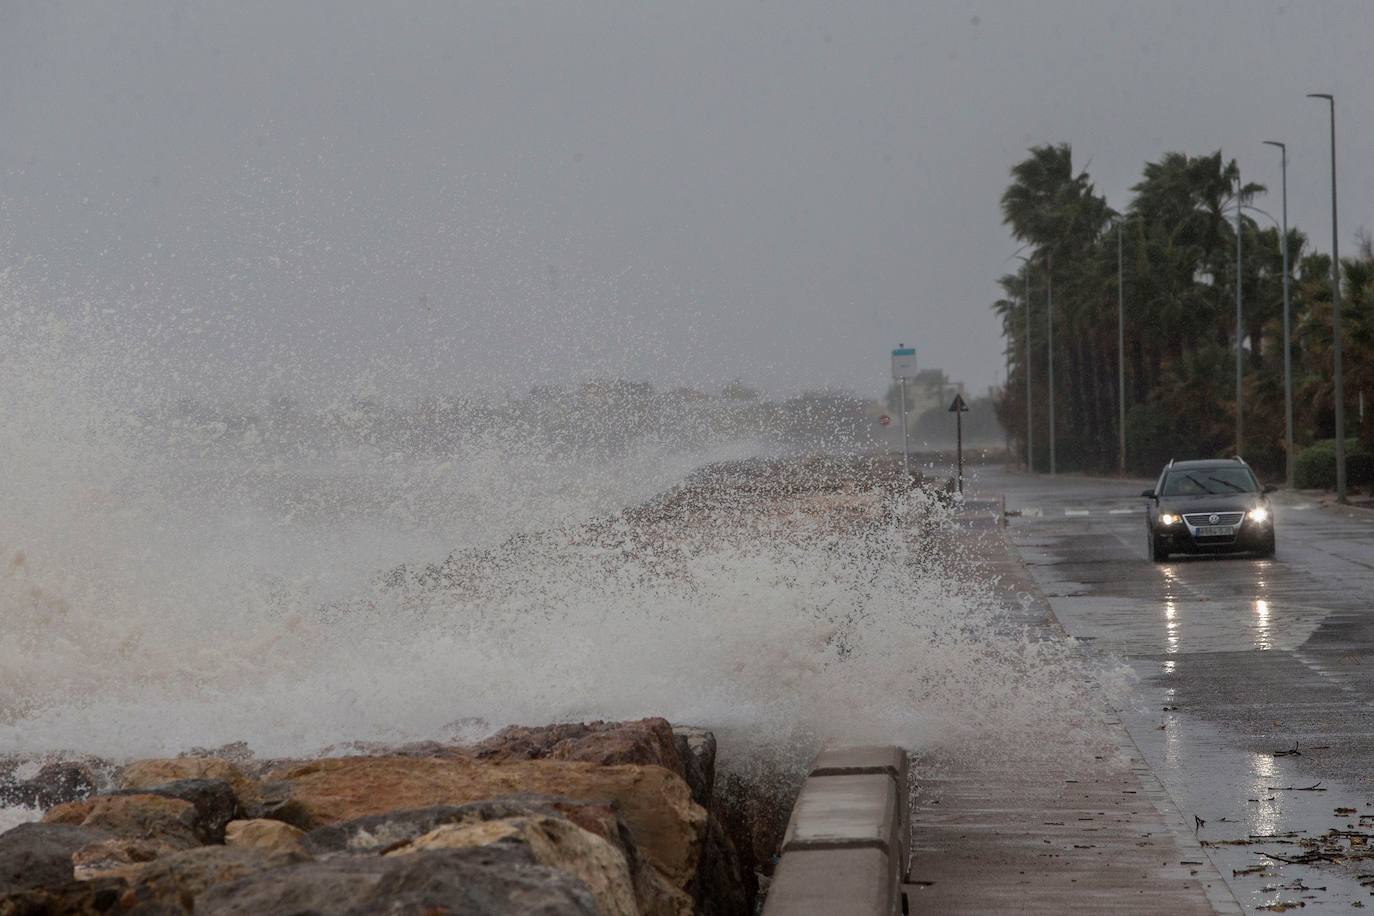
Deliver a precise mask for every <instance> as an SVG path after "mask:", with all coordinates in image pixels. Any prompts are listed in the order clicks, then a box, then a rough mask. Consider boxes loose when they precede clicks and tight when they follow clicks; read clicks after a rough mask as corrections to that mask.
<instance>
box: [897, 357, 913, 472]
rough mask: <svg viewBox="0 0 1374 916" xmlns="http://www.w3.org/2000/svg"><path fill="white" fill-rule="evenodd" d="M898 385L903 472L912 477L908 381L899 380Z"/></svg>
mask: <svg viewBox="0 0 1374 916" xmlns="http://www.w3.org/2000/svg"><path fill="white" fill-rule="evenodd" d="M897 384H898V385H900V386H901V389H902V470H903V471H905V472H906V476H907V477H910V476H911V446H910V444H909V443H908V441H907V435H906V379H904V378H899V379H897Z"/></svg>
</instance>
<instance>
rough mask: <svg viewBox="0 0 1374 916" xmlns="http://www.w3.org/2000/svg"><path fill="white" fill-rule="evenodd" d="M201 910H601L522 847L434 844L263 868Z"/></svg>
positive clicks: (569, 914) (254, 913) (338, 913)
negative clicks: (407, 852) (442, 846)
mask: <svg viewBox="0 0 1374 916" xmlns="http://www.w3.org/2000/svg"><path fill="white" fill-rule="evenodd" d="M195 912H196V916H258V914H262V913H310V914H312V916H363V914H369V913H382V912H387V913H436V914H437V913H454V914H457V913H463V914H465V916H598V914H597V906H596V901H595V899H594V898H593V897H592V895H591V893H590V892H589V891H588V890H587V888H586V887H585V886H584V885H583V884H582V883H581V882H580V881H578V880H576V879H575V878H573V877H571V876H570V875H567V874H565V873H563V872H560V871H557V870H555V869H551V868H548V867H546V866H543V865H539V864H536V863H535V862H534V861H533V859H532V857H531V856H530V853H529V850H528V848H526V847H521V846H488V847H481V848H475V849H434V850H426V851H423V852H417V853H414V854H413V855H404V856H391V857H386V858H383V857H380V856H345V857H340V858H332V859H328V860H323V861H318V862H305V863H300V864H296V865H288V866H285V867H283V868H274V869H271V870H269V871H262V872H257V873H255V874H251V875H247V876H245V877H243V878H239V879H237V880H234V881H229V882H226V883H222V884H216V885H214V886H213V887H211V888H210V889H209V890H207V891H206V892H205V893H204V894H202V895H201V896H200V898H199V899H197V901H196V909H195Z"/></svg>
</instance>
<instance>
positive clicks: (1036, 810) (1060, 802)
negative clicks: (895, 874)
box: [910, 505, 1242, 914]
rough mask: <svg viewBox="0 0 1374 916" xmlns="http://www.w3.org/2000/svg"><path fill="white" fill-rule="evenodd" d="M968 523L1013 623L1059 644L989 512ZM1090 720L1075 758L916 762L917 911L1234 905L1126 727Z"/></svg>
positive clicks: (1211, 908) (976, 512)
mask: <svg viewBox="0 0 1374 916" xmlns="http://www.w3.org/2000/svg"><path fill="white" fill-rule="evenodd" d="M967 521H968V522H969V524H970V528H971V533H972V535H973V536H972V539H971V545H972V549H973V551H974V552H975V553H976V554H977V558H978V560H979V562H980V564H981V565H983V566H984V567H986V568H987V569H988V570H989V571H990V572H991V573H992V574H993V575H995V576H997V577H998V579H999V582H998V587H999V589H1000V590H1001V592H1002V594H1003V595H1004V596H1005V606H1006V609H1007V611H1008V613H1009V614H1010V615H1012V616H1013V617H1014V618H1015V622H1016V623H1018V624H1020V625H1024V626H1027V627H1028V628H1030V630H1031V631H1032V634H1035V633H1037V632H1038V633H1039V634H1041V635H1042V636H1043V637H1044V638H1054V639H1059V638H1063V630H1062V628H1061V627H1060V626H1059V624H1058V622H1057V621H1056V620H1055V618H1054V616H1053V614H1052V613H1051V611H1050V608H1049V605H1048V603H1047V602H1046V600H1045V599H1044V597H1043V596H1042V595H1041V593H1040V591H1039V590H1038V588H1036V586H1035V584H1034V582H1033V580H1032V579H1031V577H1030V575H1029V573H1028V572H1027V570H1026V567H1025V565H1024V564H1023V563H1022V561H1021V559H1020V557H1019V555H1018V554H1017V552H1016V551H1015V549H1014V548H1013V547H1012V546H1011V544H1010V543H1009V541H1008V539H1007V537H1006V534H1005V530H1004V529H1002V528H1001V527H1000V526H999V525H998V524H997V523H996V521H995V520H994V517H993V516H992V514H991V513H988V512H987V511H986V506H982V505H980V506H970V512H969V514H968V519H967ZM1083 686H1084V692H1085V694H1086V695H1092V694H1093V693H1094V692H1095V691H1094V690H1093V688H1092V685H1090V684H1084V685H1083ZM1087 714H1088V715H1090V716H1093V717H1094V719H1095V723H1094V727H1093V729H1092V732H1093V734H1094V735H1095V736H1097V737H1096V739H1095V743H1096V746H1095V747H1091V748H1088V749H1087V750H1084V751H1082V752H1081V753H1078V752H1073V753H1067V754H1054V753H1050V754H1033V755H1028V756H1025V757H1012V758H1011V759H1003V760H997V759H990V758H987V757H984V758H983V759H977V760H969V759H957V760H955V759H939V758H926V759H921V760H917V761H915V762H914V764H913V781H914V782H915V783H916V784H917V785H918V787H919V788H918V791H917V795H916V799H915V807H914V812H913V815H912V822H913V835H914V838H913V847H912V850H913V856H912V865H911V878H912V880H913V882H915V886H913V887H912V888H911V889H910V898H911V901H912V912H913V913H941V914H945V913H949V914H968V913H999V914H1000V913H1047V914H1050V913H1053V914H1061V913H1085V914H1086V913H1093V914H1099V913H1105V912H1112V913H1139V914H1158V913H1171V914H1173V913H1178V914H1193V913H1196V914H1210V913H1240V912H1242V910H1241V907H1240V905H1239V904H1238V903H1237V902H1236V900H1235V899H1234V898H1233V897H1232V896H1231V894H1230V892H1229V890H1228V889H1227V886H1226V883H1225V882H1224V881H1223V880H1222V879H1221V876H1220V875H1219V874H1218V872H1217V871H1216V869H1215V867H1213V865H1212V863H1211V862H1210V860H1209V859H1208V857H1207V856H1206V855H1204V854H1203V850H1202V849H1201V847H1200V846H1199V844H1198V842H1197V840H1196V839H1195V838H1194V835H1193V827H1194V825H1193V824H1192V823H1190V822H1185V819H1184V816H1183V815H1182V813H1181V812H1179V811H1178V809H1177V808H1176V807H1175V806H1174V804H1173V802H1172V801H1171V800H1170V799H1169V797H1168V795H1167V794H1166V793H1165V792H1164V790H1163V788H1162V787H1161V785H1160V784H1159V782H1158V781H1157V780H1156V779H1155V778H1154V776H1153V775H1152V774H1151V772H1150V768H1149V766H1148V765H1147V764H1146V763H1145V760H1144V758H1143V756H1142V755H1141V754H1140V752H1139V751H1138V750H1137V748H1136V746H1135V744H1134V743H1133V742H1132V740H1131V738H1130V736H1129V734H1128V733H1127V731H1126V729H1125V728H1124V727H1123V726H1122V724H1121V723H1120V722H1119V721H1117V720H1115V719H1114V718H1113V716H1112V715H1111V714H1110V712H1109V711H1107V710H1106V709H1105V706H1104V708H1103V709H1102V710H1101V711H1100V712H1093V711H1091V710H1089V711H1087ZM1047 740H1053V739H1052V738H1048V737H1047Z"/></svg>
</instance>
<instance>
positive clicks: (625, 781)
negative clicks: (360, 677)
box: [268, 757, 706, 889]
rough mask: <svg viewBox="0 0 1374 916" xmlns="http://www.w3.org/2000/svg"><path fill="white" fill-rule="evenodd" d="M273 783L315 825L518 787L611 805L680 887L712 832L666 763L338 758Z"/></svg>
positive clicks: (279, 775)
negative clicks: (607, 802) (661, 765)
mask: <svg viewBox="0 0 1374 916" xmlns="http://www.w3.org/2000/svg"><path fill="white" fill-rule="evenodd" d="M268 779H269V780H272V781H275V782H279V783H281V784H283V786H284V792H285V793H286V797H287V799H288V800H289V803H290V805H291V806H292V807H293V808H294V809H295V810H296V811H297V812H299V814H300V816H301V818H302V819H304V820H306V821H308V822H309V823H310V825H311V826H326V825H329V824H338V823H341V822H343V821H347V820H351V819H354V818H359V817H364V816H367V815H370V814H382V813H384V812H387V811H393V810H397V809H407V808H411V809H413V808H424V807H429V806H433V805H459V804H463V803H466V802H471V801H476V800H478V799H482V798H491V797H495V796H500V795H510V794H514V793H519V792H533V793H539V794H545V795H560V796H566V797H568V798H573V799H579V800H593V801H613V802H615V803H616V805H617V806H618V810H619V813H620V814H621V816H622V817H623V818H624V820H625V822H626V823H627V824H628V825H629V827H630V830H631V832H632V834H633V836H634V842H635V845H636V846H637V847H638V848H639V849H640V850H641V851H642V852H643V853H644V855H645V856H646V857H647V858H648V859H649V861H650V862H651V863H652V864H653V865H654V867H655V868H657V869H658V870H659V871H660V872H662V873H663V875H664V876H665V877H666V878H667V879H668V881H669V882H670V883H671V884H672V885H673V886H675V887H678V888H682V889H686V888H688V887H689V886H690V885H691V883H692V880H693V879H694V877H695V875H696V870H697V864H698V862H699V860H700V856H701V847H702V841H703V838H704V836H705V829H706V811H705V810H704V809H703V808H702V807H701V806H700V805H698V804H696V803H695V802H693V801H692V798H691V790H690V789H689V788H688V787H687V784H686V783H685V782H684V781H683V780H682V778H681V777H680V776H678V775H677V774H675V773H673V772H670V771H669V770H666V769H664V768H663V767H660V766H601V765H597V764H590V763H582V762H571V761H555V760H523V761H511V762H509V763H499V764H492V763H482V762H478V761H473V760H467V759H463V758H452V759H435V758H405V757H340V758H332V759H326V760H317V761H312V762H310V763H307V764H302V765H299V766H294V767H288V768H286V769H283V770H277V771H274V772H272V773H271V774H269V776H268ZM297 826H304V825H303V824H299V823H298V824H297Z"/></svg>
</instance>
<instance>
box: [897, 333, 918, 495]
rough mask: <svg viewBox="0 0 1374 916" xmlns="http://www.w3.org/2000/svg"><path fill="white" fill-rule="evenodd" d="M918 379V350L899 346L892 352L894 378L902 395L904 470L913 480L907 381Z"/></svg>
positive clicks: (909, 478)
mask: <svg viewBox="0 0 1374 916" xmlns="http://www.w3.org/2000/svg"><path fill="white" fill-rule="evenodd" d="M915 377H916V348H915V347H908V346H907V345H906V344H897V349H895V350H893V351H892V378H893V379H894V380H895V381H896V382H897V385H898V387H899V390H900V391H901V395H902V470H903V471H905V472H906V476H907V480H908V481H910V480H911V441H910V438H909V436H908V435H907V428H906V380H907V379H909V378H915Z"/></svg>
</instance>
